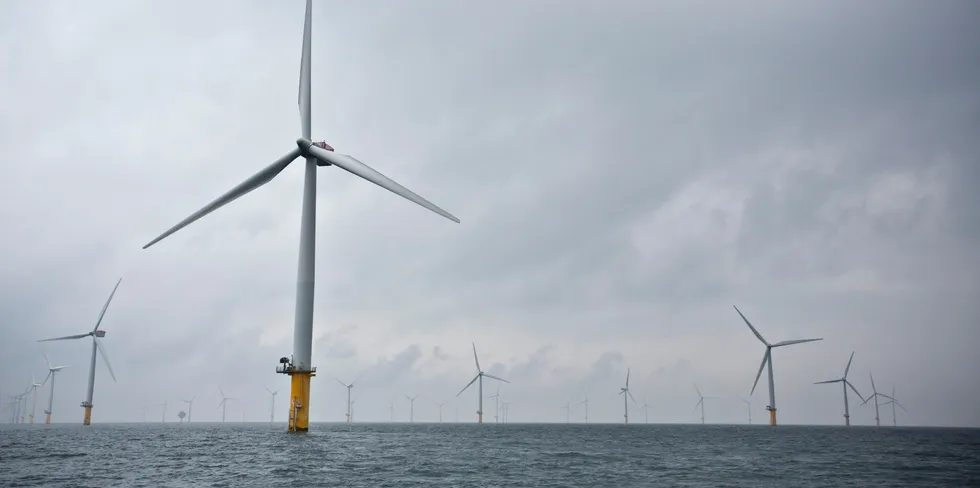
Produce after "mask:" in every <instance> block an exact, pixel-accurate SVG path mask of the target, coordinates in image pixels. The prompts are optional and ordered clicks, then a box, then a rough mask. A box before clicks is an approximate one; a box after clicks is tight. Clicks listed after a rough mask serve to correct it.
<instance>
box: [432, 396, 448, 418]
mask: <svg viewBox="0 0 980 488" xmlns="http://www.w3.org/2000/svg"><path fill="white" fill-rule="evenodd" d="M432 403H435V404H436V405H439V423H440V424H441V423H442V406H443V405H445V404H446V402H442V403H440V402H437V401H434V400H433V402H432Z"/></svg>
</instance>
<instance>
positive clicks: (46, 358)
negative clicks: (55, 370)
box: [44, 353, 51, 369]
mask: <svg viewBox="0 0 980 488" xmlns="http://www.w3.org/2000/svg"><path fill="white" fill-rule="evenodd" d="M44 364H47V365H48V369H51V361H48V354H47V353H44Z"/></svg>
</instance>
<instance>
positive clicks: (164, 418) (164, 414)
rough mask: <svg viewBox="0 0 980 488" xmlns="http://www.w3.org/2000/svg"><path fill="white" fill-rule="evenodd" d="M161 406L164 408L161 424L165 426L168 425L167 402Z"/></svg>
mask: <svg viewBox="0 0 980 488" xmlns="http://www.w3.org/2000/svg"><path fill="white" fill-rule="evenodd" d="M160 406H161V407H163V411H161V412H160V423H161V424H165V423H167V401H166V400H164V401H163V403H161V404H160Z"/></svg>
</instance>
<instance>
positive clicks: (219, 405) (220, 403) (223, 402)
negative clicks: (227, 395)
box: [214, 398, 226, 410]
mask: <svg viewBox="0 0 980 488" xmlns="http://www.w3.org/2000/svg"><path fill="white" fill-rule="evenodd" d="M225 400H226V399H224V398H222V399H221V401H220V402H218V406H217V407H214V409H215V410H217V409H219V408H221V406H222V405H224V404H225Z"/></svg>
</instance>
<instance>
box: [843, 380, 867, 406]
mask: <svg viewBox="0 0 980 488" xmlns="http://www.w3.org/2000/svg"><path fill="white" fill-rule="evenodd" d="M844 384H845V385H847V386H850V387H851V390H852V391H853V392H854V394H856V395H857V396H858V398H860V399H861V400H862V401H863V400H864V396H863V395H861V392H859V391H857V388H854V385H852V384H851V382H850V381H847V380H844Z"/></svg>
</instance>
